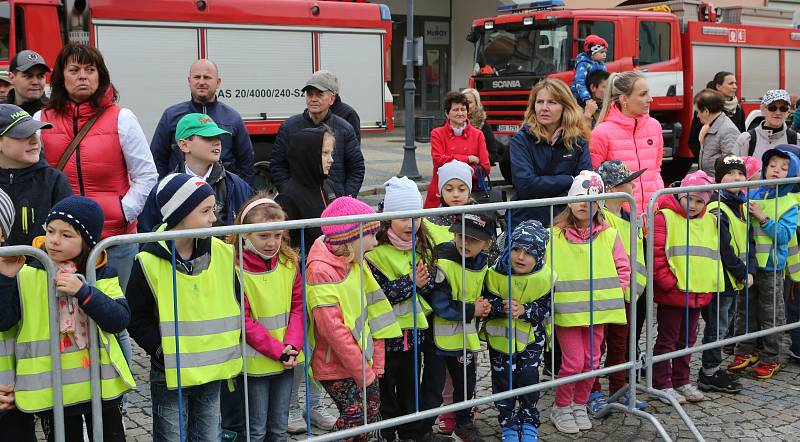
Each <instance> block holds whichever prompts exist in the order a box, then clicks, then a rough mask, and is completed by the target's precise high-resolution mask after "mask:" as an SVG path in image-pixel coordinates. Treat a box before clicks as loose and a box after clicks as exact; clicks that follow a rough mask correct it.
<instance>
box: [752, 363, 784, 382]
mask: <svg viewBox="0 0 800 442" xmlns="http://www.w3.org/2000/svg"><path fill="white" fill-rule="evenodd" d="M780 369H781V364H780V362H771V363H766V362H761V363H759V364H758V365H756V366H755V367H753V368H752V369H751V373H750V374H751V375H752V376H753V377H754V378H756V379H769V378H771V377H772V376H773V375H774V374H775V373H777V372H778V370H780Z"/></svg>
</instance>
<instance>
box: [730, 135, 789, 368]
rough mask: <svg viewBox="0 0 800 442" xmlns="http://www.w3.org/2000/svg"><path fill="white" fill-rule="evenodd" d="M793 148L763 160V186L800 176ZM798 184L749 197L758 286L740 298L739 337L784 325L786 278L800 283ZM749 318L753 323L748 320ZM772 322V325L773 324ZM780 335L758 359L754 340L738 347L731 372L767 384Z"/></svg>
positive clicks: (780, 148) (765, 342)
mask: <svg viewBox="0 0 800 442" xmlns="http://www.w3.org/2000/svg"><path fill="white" fill-rule="evenodd" d="M794 148H796V147H795V146H788V145H782V144H779V145H777V146H775V148H774V149H770V150H768V151H766V152H764V155H763V156H762V157H761V163H762V164H763V167H762V178H763V179H765V180H772V179H780V178H792V177H796V176H798V170H800V160H799V159H798V158H797V157H796V156H795V155H794V154H793V153H792V152H791V149H794ZM794 187H795V185H794V184H782V185H774V186H762V187H759V188H758V189H753V190H751V191H750V207H749V210H750V228H751V230H752V234H753V238H754V239H755V247H756V260H757V261H758V270H757V271H756V276H755V283H754V284H753V286H752V287H751V288H750V290H749V292H748V293H747V296H740V297H739V310H738V314H737V318H736V334H737V335H740V334H745V333H749V332H753V331H756V330H758V329H759V328H760V329H761V330H769V329H771V328H773V327H778V326H781V325H783V324H784V321H785V319H786V318H785V313H784V299H783V286H784V276H785V274H787V273H788V276H789V277H790V278H791V279H792V280H794V281H797V280H798V279H800V252H798V244H797V236H796V230H797V221H798V209H797V202H796V200H795V199H794V197H793V196H792V195H791V193H790V192H791V191H792V189H793V188H794ZM746 313H747V314H748V315H749V317H747V316H746ZM773 318H774V319H773ZM782 339H783V336H782V334H780V333H779V334H771V335H767V336H763V337H762V338H761V342H762V346H761V350H760V351H759V352H758V353H756V350H755V340H748V341H743V342H739V343H738V344H736V349H735V353H736V356H735V357H734V359H733V362H731V364H730V365H729V366H728V371H731V372H741V371H744V370H745V369H747V368H748V367H751V366H753V365H754V366H753V367H752V368H750V370H751V375H752V376H753V377H755V378H757V379H769V378H771V377H772V376H773V375H774V374H775V372H777V371H778V370H779V369H780V367H781V363H780V356H781V340H782Z"/></svg>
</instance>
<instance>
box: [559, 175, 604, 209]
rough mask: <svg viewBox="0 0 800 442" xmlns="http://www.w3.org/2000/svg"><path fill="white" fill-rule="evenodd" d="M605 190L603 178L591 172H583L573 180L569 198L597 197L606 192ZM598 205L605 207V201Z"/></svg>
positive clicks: (568, 194) (599, 202)
mask: <svg viewBox="0 0 800 442" xmlns="http://www.w3.org/2000/svg"><path fill="white" fill-rule="evenodd" d="M603 188H604V186H603V178H601V177H600V175H598V174H597V173H596V172H592V171H591V170H582V171H581V173H579V174H578V176H576V177H575V178H574V179H573V180H572V186H570V188H569V193H567V196H579V195H597V194H600V193H603V192H604V190H603ZM597 203H598V204H599V205H600V207H603V205H604V204H603V201H598V202H597Z"/></svg>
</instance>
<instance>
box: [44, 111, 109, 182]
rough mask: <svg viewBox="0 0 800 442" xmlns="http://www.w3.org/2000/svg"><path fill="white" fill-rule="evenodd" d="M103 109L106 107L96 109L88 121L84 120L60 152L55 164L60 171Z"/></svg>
mask: <svg viewBox="0 0 800 442" xmlns="http://www.w3.org/2000/svg"><path fill="white" fill-rule="evenodd" d="M105 111H106V108H102V109H100V110H99V111H97V113H96V114H94V116H93V117H92V118H90V119H89V121H87V122H86V124H84V125H83V127H82V128H81V130H80V131H79V132H78V135H75V138H73V139H72V141H71V142H70V143H69V146H67V149H66V150H64V153H63V154H61V159H59V160H58V165H57V166H56V169H58V170H62V171H63V170H64V167H65V166H66V165H67V161H69V157H71V156H72V154H73V153H74V152H75V149H77V148H78V145H79V144H80V143H81V141H83V138H84V137H86V134H87V133H89V130H91V129H92V126H94V123H96V122H97V120H99V119H100V116H101V115H103V112H105Z"/></svg>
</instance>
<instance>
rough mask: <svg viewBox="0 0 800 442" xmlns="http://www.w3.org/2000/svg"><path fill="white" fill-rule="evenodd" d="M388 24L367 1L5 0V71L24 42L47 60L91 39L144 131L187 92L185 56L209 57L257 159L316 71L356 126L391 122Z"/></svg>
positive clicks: (0, 16) (0, 24)
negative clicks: (335, 85)
mask: <svg viewBox="0 0 800 442" xmlns="http://www.w3.org/2000/svg"><path fill="white" fill-rule="evenodd" d="M391 31H392V22H391V14H390V12H389V8H388V7H387V6H384V5H378V4H369V3H366V2H364V1H363V0H362V1H360V2H344V1H325V0H319V1H314V0H136V1H131V0H88V2H87V0H68V1H66V2H62V1H59V0H3V1H0V68H6V69H7V66H8V63H9V55H13V54H15V53H16V52H17V51H20V50H23V49H33V50H35V51H37V52H39V53H40V54H42V56H44V58H45V60H47V61H48V62H49V63H50V64H52V63H53V61H54V60H55V57H56V54H57V53H58V51H59V50H60V49H61V47H62V45H63V44H65V43H66V42H72V41H77V42H83V43H91V44H92V45H95V46H96V47H98V48H99V49H100V50H101V51H103V55H104V57H105V59H106V63H107V64H108V68H109V70H110V71H111V79H112V81H113V82H114V85H115V86H116V88H117V89H118V90H119V93H120V104H121V105H123V106H125V107H128V108H130V109H131V110H133V112H134V113H135V114H136V116H137V117H138V118H139V121H140V122H141V124H142V127H143V129H144V131H145V134H146V135H147V137H148V138H149V137H150V136H151V135H152V133H153V130H154V129H155V126H156V124H157V123H158V120H159V118H160V117H161V113H162V112H163V110H164V109H165V108H166V107H168V106H170V105H172V104H175V103H178V102H180V101H184V100H187V99H188V98H189V90H188V85H187V80H186V79H187V75H188V69H189V65H190V64H191V63H192V62H193V61H194V60H196V59H198V58H210V59H212V60H214V61H215V62H216V63H217V65H218V66H219V70H220V77H221V78H222V85H221V86H220V89H219V90H218V92H217V96H218V98H219V99H220V100H222V101H224V102H226V103H228V104H230V105H231V106H233V107H234V108H235V109H237V110H238V111H239V112H240V113H241V114H242V117H243V118H244V120H245V125H246V126H247V129H248V131H249V133H250V135H251V138H252V139H253V141H254V145H255V146H256V159H257V160H259V159H262V160H263V159H266V158H268V151H269V147H270V143H271V142H272V141H273V140H274V136H275V134H276V133H277V131H278V127H280V125H281V123H282V122H283V120H284V119H286V118H287V117H289V116H291V115H294V114H297V113H300V112H302V111H303V109H305V99H304V97H303V94H302V92H301V91H300V89H301V88H302V87H303V86H304V85H305V81H306V80H307V79H308V78H309V77H310V76H311V73H313V72H314V71H316V70H318V69H328V70H330V71H333V72H334V73H336V75H337V76H338V77H339V81H340V83H341V95H342V97H343V99H344V100H345V101H346V102H347V103H348V104H350V105H351V106H353V107H354V108H355V109H356V110H357V111H358V112H359V114H360V116H361V124H362V130H363V131H385V130H391V129H392V127H393V123H392V105H391V94H390V93H389V92H388V88H387V86H386V82H387V81H388V79H389V72H390V71H389V69H388V60H389V56H388V54H389V48H390V45H391ZM356 48H357V50H355V49H356Z"/></svg>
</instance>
